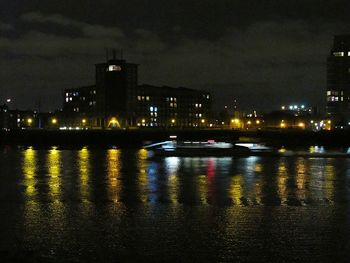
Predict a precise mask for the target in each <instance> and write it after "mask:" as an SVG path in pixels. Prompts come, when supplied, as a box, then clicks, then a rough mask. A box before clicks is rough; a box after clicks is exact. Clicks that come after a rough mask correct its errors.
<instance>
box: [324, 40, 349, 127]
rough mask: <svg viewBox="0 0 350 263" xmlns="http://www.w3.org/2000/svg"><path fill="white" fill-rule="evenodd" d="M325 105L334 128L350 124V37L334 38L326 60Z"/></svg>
mask: <svg viewBox="0 0 350 263" xmlns="http://www.w3.org/2000/svg"><path fill="white" fill-rule="evenodd" d="M326 105H327V106H326V111H327V115H328V116H329V117H330V118H331V119H332V120H333V123H334V125H335V126H338V127H341V126H345V125H347V124H348V123H349V122H350V35H337V36H334V42H333V47H332V49H331V52H330V54H329V56H328V58H327V91H326Z"/></svg>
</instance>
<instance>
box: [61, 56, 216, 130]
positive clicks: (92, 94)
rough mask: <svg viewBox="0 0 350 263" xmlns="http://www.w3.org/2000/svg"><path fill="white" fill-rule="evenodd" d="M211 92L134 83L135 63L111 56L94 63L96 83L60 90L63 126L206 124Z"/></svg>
mask: <svg viewBox="0 0 350 263" xmlns="http://www.w3.org/2000/svg"><path fill="white" fill-rule="evenodd" d="M211 101H212V98H211V95H210V94H209V93H208V92H204V91H199V90H193V89H188V88H172V87H166V86H163V87H156V86H152V85H140V86H138V65H137V64H132V63H127V62H126V61H125V60H118V59H115V57H114V58H113V59H111V60H108V61H107V62H106V63H100V64H96V84H95V85H91V86H86V87H81V88H75V89H66V90H65V92H64V105H63V116H64V119H65V123H66V126H69V127H70V126H71V127H74V126H85V127H89V128H102V129H104V128H127V127H204V126H209V120H210V117H211V116H210V114H211V113H210V112H211Z"/></svg>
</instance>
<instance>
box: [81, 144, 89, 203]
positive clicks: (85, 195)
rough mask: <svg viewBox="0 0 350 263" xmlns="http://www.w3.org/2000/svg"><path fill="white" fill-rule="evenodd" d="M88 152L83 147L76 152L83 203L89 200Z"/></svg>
mask: <svg viewBox="0 0 350 263" xmlns="http://www.w3.org/2000/svg"><path fill="white" fill-rule="evenodd" d="M89 154H90V153H89V150H88V149H87V148H86V147H84V148H82V149H81V150H80V151H79V152H78V164H79V178H80V196H81V199H82V200H83V201H87V200H89V197H90V191H89V175H90V162H89Z"/></svg>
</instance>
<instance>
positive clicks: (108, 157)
mask: <svg viewBox="0 0 350 263" xmlns="http://www.w3.org/2000/svg"><path fill="white" fill-rule="evenodd" d="M124 151H125V150H121V149H108V150H105V151H104V150H98V151H94V150H90V149H88V148H86V147H84V148H82V149H80V150H78V151H77V154H76V157H75V158H76V160H74V151H65V150H59V149H57V148H52V149H50V150H49V151H47V152H46V154H43V153H45V152H43V151H39V150H35V149H33V148H31V147H30V148H27V149H24V150H23V151H22V155H23V159H22V163H21V167H22V173H23V179H22V180H23V181H22V184H23V185H24V186H25V192H24V196H23V197H24V199H25V200H37V198H38V196H42V195H45V193H39V192H40V191H41V190H42V189H45V184H47V189H49V190H48V193H47V194H48V195H47V197H48V198H49V200H50V201H51V202H53V201H60V200H61V199H62V198H63V195H65V196H68V197H69V196H74V194H72V193H69V191H75V189H79V191H78V193H75V194H76V195H78V200H82V201H88V200H90V201H91V200H92V199H94V198H97V199H98V198H99V196H96V194H97V195H99V194H101V195H103V194H104V193H105V195H106V198H107V199H108V200H109V201H113V202H123V201H124V200H129V199H130V198H131V199H132V200H138V201H140V202H142V203H147V202H151V203H157V202H170V203H172V204H178V203H189V204H219V205H228V204H231V205H263V204H267V205H268V204H273V205H276V204H280V205H288V204H291V203H290V202H292V203H293V202H294V203H293V204H294V205H296V204H299V205H305V204H307V203H308V202H310V201H311V202H313V201H315V202H320V201H322V200H325V201H327V202H333V201H334V199H335V193H334V192H335V191H336V190H337V189H335V180H337V178H335V174H336V173H337V171H336V170H337V167H336V162H342V164H343V166H344V165H347V164H348V160H347V159H340V160H337V159H334V158H303V157H298V158H288V157H281V158H262V157H253V156H252V157H248V158H237V159H236V158H231V157H224V158H214V157H208V158H198V157H194V158H190V157H185V158H180V157H166V158H163V159H153V160H148V159H147V151H146V150H144V149H141V150H138V151H136V153H135V157H132V158H131V159H128V158H129V157H130V156H132V154H131V155H130V153H125V152H124ZM39 153H40V158H43V157H44V158H45V159H46V162H43V161H42V160H38V158H39V157H38V154H39ZM62 154H64V156H66V157H65V158H64V160H63V159H62ZM124 154H126V155H127V156H124ZM103 156H104V157H103ZM72 158H73V160H72ZM101 159H102V160H105V164H104V165H103V164H102V165H101V163H98V162H100V161H99V160H101ZM67 160H69V162H68V161H67ZM72 165H73V166H75V167H71V166H72ZM101 167H102V169H104V170H101ZM103 167H104V168H103ZM45 170H47V176H48V178H47V180H45V178H42V177H43V176H42V175H41V174H42V173H45ZM103 174H104V175H103ZM104 178H105V179H104ZM76 179H78V180H76ZM338 179H339V178H338ZM72 184H73V187H72V186H71V185H72ZM74 184H77V185H75V186H74ZM38 185H39V186H40V187H38ZM69 185H70V187H69ZM338 185H340V184H338ZM95 188H97V189H95ZM67 191H68V193H67ZM93 193H95V196H94V198H93V197H92V194H93Z"/></svg>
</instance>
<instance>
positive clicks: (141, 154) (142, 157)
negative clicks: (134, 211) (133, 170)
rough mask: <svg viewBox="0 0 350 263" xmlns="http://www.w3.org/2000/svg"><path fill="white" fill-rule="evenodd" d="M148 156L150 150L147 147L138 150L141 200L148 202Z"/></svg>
mask: <svg viewBox="0 0 350 263" xmlns="http://www.w3.org/2000/svg"><path fill="white" fill-rule="evenodd" d="M147 156H148V152H147V150H146V149H140V150H139V151H138V152H137V157H138V169H139V178H138V182H139V189H140V193H141V201H142V202H147V200H148V192H147V191H146V190H147V185H148V177H147Z"/></svg>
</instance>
